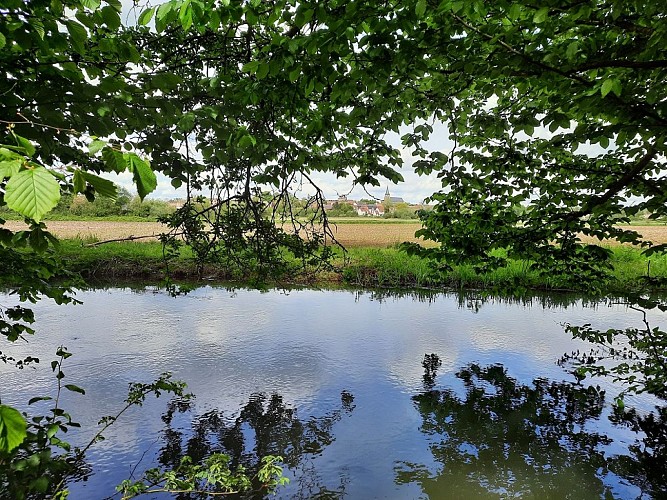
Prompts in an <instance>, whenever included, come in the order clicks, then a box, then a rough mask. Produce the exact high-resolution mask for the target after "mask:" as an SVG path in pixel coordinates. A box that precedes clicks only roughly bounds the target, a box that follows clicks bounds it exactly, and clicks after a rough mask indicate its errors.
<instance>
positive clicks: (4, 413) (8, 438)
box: [0, 405, 28, 453]
mask: <svg viewBox="0 0 667 500" xmlns="http://www.w3.org/2000/svg"><path fill="white" fill-rule="evenodd" d="M27 435H28V433H27V424H26V421H25V420H24V419H23V417H22V416H21V414H20V413H19V411H18V410H16V409H14V408H12V407H11V406H5V405H0V452H3V453H8V452H10V451H12V450H13V449H14V448H16V447H17V446H18V445H20V444H21V443H22V442H23V440H24V439H25V438H26V436H27Z"/></svg>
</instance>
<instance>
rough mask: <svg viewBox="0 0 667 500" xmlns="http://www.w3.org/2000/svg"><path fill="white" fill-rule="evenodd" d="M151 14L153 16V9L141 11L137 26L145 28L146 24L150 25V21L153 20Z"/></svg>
mask: <svg viewBox="0 0 667 500" xmlns="http://www.w3.org/2000/svg"><path fill="white" fill-rule="evenodd" d="M153 14H155V7H151V8H150V9H146V10H145V11H143V12H142V13H141V15H140V16H139V19H138V22H139V25H140V26H146V25H147V24H148V23H150V22H151V19H153Z"/></svg>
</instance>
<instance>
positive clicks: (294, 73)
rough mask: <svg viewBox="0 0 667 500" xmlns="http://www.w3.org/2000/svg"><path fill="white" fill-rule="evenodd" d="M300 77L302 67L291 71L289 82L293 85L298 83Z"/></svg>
mask: <svg viewBox="0 0 667 500" xmlns="http://www.w3.org/2000/svg"><path fill="white" fill-rule="evenodd" d="M300 75H301V67H299V66H297V67H296V68H294V69H293V70H292V71H290V73H289V81H290V82H292V83H294V82H296V81H297V80H298V79H299V76H300Z"/></svg>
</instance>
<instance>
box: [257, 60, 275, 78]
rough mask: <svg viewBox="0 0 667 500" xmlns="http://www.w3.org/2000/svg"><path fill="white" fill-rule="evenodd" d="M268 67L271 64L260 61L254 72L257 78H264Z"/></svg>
mask: <svg viewBox="0 0 667 500" xmlns="http://www.w3.org/2000/svg"><path fill="white" fill-rule="evenodd" d="M270 68H271V66H270V65H269V64H267V63H261V64H260V65H259V67H258V68H257V72H256V73H255V74H256V75H257V79H258V80H262V79H263V78H266V75H268V74H269V69H270Z"/></svg>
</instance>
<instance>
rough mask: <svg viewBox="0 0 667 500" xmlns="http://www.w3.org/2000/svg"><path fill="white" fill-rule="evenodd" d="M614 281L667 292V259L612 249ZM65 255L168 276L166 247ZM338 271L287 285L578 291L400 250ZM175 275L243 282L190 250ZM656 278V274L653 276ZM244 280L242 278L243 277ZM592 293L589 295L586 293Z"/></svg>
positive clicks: (174, 266)
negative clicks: (446, 265) (439, 264)
mask: <svg viewBox="0 0 667 500" xmlns="http://www.w3.org/2000/svg"><path fill="white" fill-rule="evenodd" d="M612 252H613V260H612V263H613V265H614V271H613V278H612V279H611V280H610V282H609V283H607V284H605V289H606V290H608V291H609V293H624V292H632V291H634V292H638V291H645V290H656V289H662V288H665V287H666V285H665V283H666V282H667V256H659V257H656V256H653V257H651V259H650V264H649V259H648V258H646V257H645V256H643V255H641V252H640V250H638V249H635V248H630V247H622V246H617V247H612ZM61 255H62V256H63V258H64V259H65V260H66V262H67V266H68V268H70V269H71V270H72V271H75V272H77V273H80V274H81V275H82V276H83V277H84V278H85V279H86V280H89V281H104V282H113V281H128V280H138V281H151V282H156V281H159V280H161V279H162V278H163V277H164V272H165V270H166V266H165V262H164V260H163V254H162V246H161V244H160V243H157V242H143V243H137V242H122V243H107V244H103V245H100V246H86V243H85V242H83V241H81V240H65V241H63V242H62V244H61ZM333 264H334V268H335V270H333V271H331V270H330V271H318V272H316V273H314V274H313V273H310V274H306V273H301V274H299V273H293V274H291V275H290V278H289V279H285V280H284V282H286V283H293V284H313V283H326V284H347V285H353V286H363V287H390V288H395V287H446V288H457V289H460V288H476V289H480V288H482V289H494V288H505V289H508V288H509V289H517V290H522V289H533V290H562V289H572V287H571V286H569V285H568V284H567V283H564V282H561V281H559V280H558V279H557V278H554V277H547V278H545V277H543V276H539V275H538V274H537V273H535V272H534V271H532V270H531V269H530V265H529V263H528V262H526V261H512V262H511V263H510V265H509V266H507V267H505V268H503V269H499V270H496V271H493V272H488V273H482V274H480V273H477V272H475V270H474V269H473V268H472V267H471V266H457V267H455V268H454V269H453V270H452V271H450V272H446V273H443V272H440V273H438V272H435V271H434V270H433V269H432V268H431V266H430V265H429V263H428V262H427V261H424V260H421V259H419V258H417V257H411V256H408V255H407V254H405V253H404V252H402V251H400V250H398V249H396V248H351V249H349V251H348V253H347V254H346V255H345V257H343V254H342V252H338V253H337V255H336V258H335V259H334V261H333ZM169 271H170V274H171V276H172V277H173V278H174V279H175V280H184V281H201V282H210V281H225V280H229V279H239V278H240V276H239V274H238V273H237V272H236V273H235V272H234V270H230V269H227V268H223V267H221V266H215V265H206V266H204V267H203V268H198V267H197V266H196V264H195V262H194V260H193V258H192V255H191V253H190V252H189V251H188V250H187V249H184V250H183V251H182V252H181V254H180V255H179V256H178V257H177V258H176V259H173V260H172V261H170V263H169ZM649 273H650V274H649ZM241 279H242V277H241ZM581 291H584V292H585V291H587V290H581Z"/></svg>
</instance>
